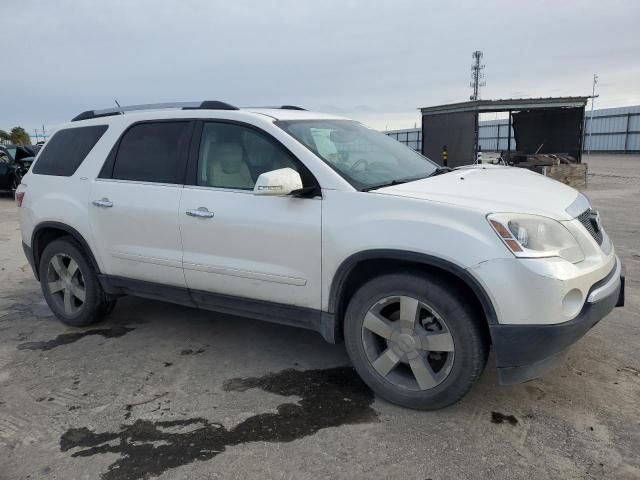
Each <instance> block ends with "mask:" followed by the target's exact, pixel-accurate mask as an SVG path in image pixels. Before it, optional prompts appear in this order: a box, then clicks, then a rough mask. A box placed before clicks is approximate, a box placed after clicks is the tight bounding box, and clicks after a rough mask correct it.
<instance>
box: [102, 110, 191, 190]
mask: <svg viewBox="0 0 640 480" xmlns="http://www.w3.org/2000/svg"><path fill="white" fill-rule="evenodd" d="M189 131H190V129H189V122H188V121H187V122H156V123H141V124H138V125H134V126H132V127H131V128H129V130H127V131H126V133H125V134H124V135H123V136H122V140H121V141H120V145H119V146H118V151H117V153H116V157H115V162H114V165H113V174H112V175H111V178H116V179H119V180H137V181H144V182H156V183H177V184H182V183H184V173H185V168H186V159H187V150H188V144H189V136H188V133H189Z"/></svg>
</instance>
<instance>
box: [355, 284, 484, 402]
mask: <svg viewBox="0 0 640 480" xmlns="http://www.w3.org/2000/svg"><path fill="white" fill-rule="evenodd" d="M481 321H482V319H480V318H478V316H477V314H475V313H474V311H473V309H472V308H471V307H470V306H469V305H468V303H466V302H465V301H464V298H463V296H462V295H460V293H459V292H457V291H456V290H455V285H453V284H449V283H447V282H442V281H440V280H436V279H435V278H433V277H429V276H425V275H422V274H420V273H411V274H405V273H394V274H387V275H382V276H379V277H376V278H374V279H372V280H370V281H369V282H367V283H366V284H364V285H363V286H362V287H360V288H359V289H358V290H357V291H356V292H355V294H354V295H353V297H352V298H351V300H350V302H349V305H348V307H347V310H346V313H345V320H344V337H345V344H346V348H347V352H348V354H349V357H350V358H351V361H352V363H353V365H354V367H355V369H356V370H357V372H358V373H359V374H360V376H361V377H362V379H363V380H364V382H365V383H366V384H367V385H368V386H369V387H370V388H371V389H372V390H373V391H374V392H375V393H376V394H377V395H379V396H380V397H382V398H384V399H385V400H387V401H389V402H391V403H395V404H397V405H401V406H403V407H408V408H413V409H418V410H437V409H440V408H444V407H446V406H448V405H451V404H453V403H455V402H457V401H458V400H460V399H461V398H462V397H464V395H465V394H466V393H467V392H468V391H469V390H470V389H471V387H472V386H473V385H474V384H475V382H476V381H477V380H478V378H479V377H480V375H481V374H482V371H483V370H484V367H485V365H486V363H487V356H488V351H489V342H488V336H487V334H486V331H485V330H484V329H483V328H482V324H481Z"/></svg>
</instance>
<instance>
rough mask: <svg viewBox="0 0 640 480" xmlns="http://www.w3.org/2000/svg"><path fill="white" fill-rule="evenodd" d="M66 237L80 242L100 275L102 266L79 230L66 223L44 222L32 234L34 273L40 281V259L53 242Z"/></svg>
mask: <svg viewBox="0 0 640 480" xmlns="http://www.w3.org/2000/svg"><path fill="white" fill-rule="evenodd" d="M64 236H70V237H71V238H73V239H74V240H75V241H76V242H78V244H79V245H80V247H82V250H83V251H84V252H85V253H86V255H87V258H88V260H89V262H90V263H91V266H92V267H93V268H94V269H95V271H96V273H100V266H99V265H98V262H97V261H96V258H95V256H94V255H93V252H92V251H91V247H90V246H89V244H88V243H87V241H86V240H85V239H84V237H83V236H82V234H81V233H80V232H78V230H76V229H75V228H73V227H70V226H69V225H67V224H65V223H60V222H42V223H39V224H38V225H36V227H35V228H34V229H33V233H32V234H31V251H32V255H33V262H34V265H35V268H34V273H35V275H36V278H37V279H38V280H40V257H41V256H42V252H43V251H44V249H45V247H46V246H47V245H48V244H49V243H50V242H52V241H53V240H55V239H57V238H60V237H64Z"/></svg>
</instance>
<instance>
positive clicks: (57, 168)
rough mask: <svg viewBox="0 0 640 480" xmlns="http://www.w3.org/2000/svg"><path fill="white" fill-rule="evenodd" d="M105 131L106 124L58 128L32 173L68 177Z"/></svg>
mask: <svg viewBox="0 0 640 480" xmlns="http://www.w3.org/2000/svg"><path fill="white" fill-rule="evenodd" d="M106 131H107V126H106V125H95V126H91V127H78V128H67V129H65V130H59V131H58V132H56V133H55V134H54V135H53V137H51V139H50V140H49V141H48V142H47V144H46V145H45V147H44V150H43V151H42V153H41V154H40V157H38V161H37V162H36V164H35V166H34V167H33V173H37V174H40V175H57V176H61V177H70V176H71V175H73V174H74V173H75V171H76V170H77V169H78V167H79V166H80V164H81V163H82V162H83V161H84V159H85V158H86V156H87V155H88V154H89V152H90V151H91V149H92V148H93V147H94V146H95V144H96V143H98V140H100V137H102V135H103V134H104V132H106Z"/></svg>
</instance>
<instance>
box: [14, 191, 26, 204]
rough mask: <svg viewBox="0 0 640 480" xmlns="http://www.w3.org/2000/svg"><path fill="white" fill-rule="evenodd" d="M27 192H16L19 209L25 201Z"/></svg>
mask: <svg viewBox="0 0 640 480" xmlns="http://www.w3.org/2000/svg"><path fill="white" fill-rule="evenodd" d="M25 193H27V192H16V205H18V207H21V206H22V202H23V201H24V194H25Z"/></svg>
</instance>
